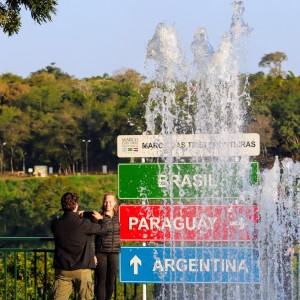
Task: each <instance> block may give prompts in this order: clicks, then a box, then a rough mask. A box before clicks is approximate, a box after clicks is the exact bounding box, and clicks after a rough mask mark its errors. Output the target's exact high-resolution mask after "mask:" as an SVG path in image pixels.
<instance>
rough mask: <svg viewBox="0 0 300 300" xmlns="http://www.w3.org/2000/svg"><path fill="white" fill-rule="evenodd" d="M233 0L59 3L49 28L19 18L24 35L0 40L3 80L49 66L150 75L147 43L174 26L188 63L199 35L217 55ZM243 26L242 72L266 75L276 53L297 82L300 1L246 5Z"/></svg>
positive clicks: (250, 0) (73, 71)
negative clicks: (246, 29)
mask: <svg viewBox="0 0 300 300" xmlns="http://www.w3.org/2000/svg"><path fill="white" fill-rule="evenodd" d="M232 2H233V1H230V0H209V1H208V0H184V1H183V0H151V1H149V0H148V1H146V0H89V1H84V0H64V1H62V0H58V3H59V4H58V7H57V14H56V15H54V16H53V17H52V22H49V23H43V24H42V25H39V24H36V23H35V22H34V21H33V20H32V19H31V17H30V13H29V12H28V11H26V10H22V28H21V30H20V31H19V33H18V34H16V35H14V36H12V37H8V36H7V35H4V34H3V33H2V31H1V32H0V75H1V74H4V73H8V72H10V73H13V74H16V75H19V76H22V77H23V78H26V77H27V76H29V75H30V73H32V72H35V71H37V70H40V69H43V68H45V67H46V66H48V65H50V64H51V63H55V66H56V67H59V68H61V69H62V70H63V71H64V72H66V73H68V74H69V75H72V76H74V77H76V78H79V79H81V78H85V77H88V78H89V77H92V76H102V75H103V74H104V73H108V74H109V75H114V74H116V72H118V71H120V70H122V69H127V68H128V69H134V70H136V71H137V72H139V73H141V74H143V75H144V74H145V60H146V51H147V43H148V41H149V40H150V39H151V38H152V37H153V35H154V33H155V29H156V27H157V26H158V24H159V23H161V22H163V23H165V24H166V25H170V26H174V28H175V29H176V32H177V35H178V38H179V40H180V43H181V48H182V51H183V53H184V55H185V56H186V57H189V55H190V45H191V43H192V41H193V37H194V35H195V33H196V31H197V29H198V28H200V27H203V28H205V29H206V31H207V33H208V36H209V41H210V43H211V44H212V46H213V47H214V49H215V50H217V49H218V46H219V44H220V42H221V38H222V35H223V33H224V32H228V31H229V27H230V23H231V17H232V12H233V6H232ZM242 2H243V3H244V6H245V12H244V16H243V19H244V22H245V23H247V24H248V25H249V26H250V27H251V28H252V32H251V34H250V37H249V39H248V44H247V46H246V52H245V58H244V59H245V61H246V65H245V71H246V72H249V73H256V72H258V71H264V72H265V73H267V72H268V69H265V68H260V67H259V66H258V64H259V61H260V60H261V58H262V57H263V56H264V55H265V54H267V53H272V52H276V51H281V52H284V53H285V54H286V55H287V57H288V60H287V61H286V62H284V63H283V70H284V71H292V72H293V73H294V74H295V75H296V76H299V74H300V55H299V53H300V16H299V13H300V1H299V0H286V1H283V0H244V1H242Z"/></svg>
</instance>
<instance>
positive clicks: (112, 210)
mask: <svg viewBox="0 0 300 300" xmlns="http://www.w3.org/2000/svg"><path fill="white" fill-rule="evenodd" d="M118 210H119V205H118V199H117V196H116V195H115V193H114V192H108V193H106V194H105V195H104V198H103V203H102V207H101V208H100V214H101V215H103V219H102V220H101V223H105V224H106V226H107V230H108V232H109V234H108V235H105V236H100V235H96V237H95V251H96V257H97V266H96V270H95V279H96V286H95V295H96V297H97V300H110V299H111V297H112V294H113V291H114V287H115V280H116V277H117V275H118V267H119V253H120V222H119V212H118Z"/></svg>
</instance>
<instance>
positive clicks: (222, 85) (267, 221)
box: [141, 1, 300, 300]
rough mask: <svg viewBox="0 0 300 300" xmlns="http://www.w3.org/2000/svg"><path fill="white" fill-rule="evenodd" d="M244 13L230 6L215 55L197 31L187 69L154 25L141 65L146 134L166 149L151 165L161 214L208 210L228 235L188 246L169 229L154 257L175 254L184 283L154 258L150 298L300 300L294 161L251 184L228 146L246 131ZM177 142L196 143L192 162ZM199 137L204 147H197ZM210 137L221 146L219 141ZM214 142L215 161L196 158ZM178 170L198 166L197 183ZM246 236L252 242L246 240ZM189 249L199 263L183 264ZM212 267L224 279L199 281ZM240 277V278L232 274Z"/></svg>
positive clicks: (169, 32) (244, 162) (246, 159)
mask: <svg viewBox="0 0 300 300" xmlns="http://www.w3.org/2000/svg"><path fill="white" fill-rule="evenodd" d="M243 12H244V5H243V2H242V1H240V2H234V3H233V17H232V23H231V27H230V30H229V32H228V33H224V35H223V38H222V41H221V43H220V46H219V49H218V50H214V49H213V47H212V46H211V45H210V43H209V38H208V35H207V33H206V30H205V29H204V28H200V29H198V30H197V32H196V34H195V36H194V40H193V42H192V44H191V50H192V53H193V57H194V60H193V62H192V63H191V64H188V63H187V62H186V61H185V58H184V56H183V54H182V52H181V48H180V42H179V39H178V37H177V34H176V31H175V29H174V28H173V27H172V26H167V25H165V24H163V23H161V24H159V25H158V26H157V28H156V31H155V34H154V36H153V37H152V39H151V40H150V41H149V43H148V47H147V67H148V69H149V70H150V69H151V67H153V68H154V71H153V74H154V76H153V78H154V82H155V87H154V88H152V90H151V91H150V94H149V99H148V103H147V106H146V115H145V117H146V124H147V130H146V132H145V134H148V135H152V136H153V141H154V143H155V142H157V144H159V143H161V141H163V144H164V145H167V147H164V150H163V152H161V153H160V155H158V157H157V159H153V158H152V159H151V161H152V162H155V163H157V164H158V168H159V174H160V178H162V182H163V184H162V186H163V188H164V196H165V197H162V200H161V201H163V203H161V205H162V207H164V208H162V209H163V210H164V209H165V206H166V205H169V206H170V207H171V210H170V211H169V212H168V213H169V214H170V216H171V217H172V216H173V217H174V216H175V214H176V216H177V214H178V207H179V211H180V209H181V210H182V212H181V216H182V215H183V214H184V210H185V209H186V205H195V207H201V209H203V210H204V209H207V210H208V209H212V211H211V214H212V215H211V217H212V220H216V219H217V218H218V217H221V219H220V220H221V221H220V225H219V226H220V228H219V229H220V230H221V231H222V232H223V233H224V232H225V231H226V232H227V234H225V235H224V236H222V237H221V238H220V237H219V238H216V236H215V232H209V231H207V232H206V234H207V236H206V237H204V236H205V234H204V233H203V231H200V230H199V231H197V233H196V237H195V238H194V239H193V240H192V241H191V240H188V241H187V240H186V239H185V237H184V235H185V233H184V232H182V233H181V235H182V240H180V239H179V238H178V233H176V232H174V231H172V230H171V229H170V232H168V233H165V237H166V235H167V234H168V235H170V236H168V238H166V241H162V242H160V243H158V244H157V246H159V248H158V250H157V251H156V254H155V255H157V257H158V255H159V251H162V253H163V254H162V255H163V256H168V255H173V257H175V261H176V259H177V262H174V266H176V267H177V269H180V272H181V273H180V276H181V277H180V279H178V278H176V276H173V277H172V276H171V275H170V273H168V271H167V267H166V266H164V265H162V264H161V261H160V260H159V259H158V258H157V259H156V263H155V267H154V268H153V269H154V270H155V271H157V272H158V273H159V274H158V276H160V278H167V279H166V282H162V283H160V284H156V285H155V297H156V299H247V300H248V299H298V297H299V295H300V291H299V283H300V282H299V280H300V278H299V276H298V274H299V265H300V264H298V262H297V256H295V255H293V251H295V248H294V246H295V245H296V244H299V236H298V234H297V228H298V224H300V220H299V217H300V214H299V209H300V208H299V203H300V192H299V180H300V179H299V177H300V165H299V162H298V163H294V162H293V161H292V160H289V159H285V160H283V161H282V162H281V163H280V162H279V160H278V159H276V161H275V163H274V167H273V168H272V169H271V170H264V171H263V172H262V173H261V174H260V183H259V184H258V185H252V184H251V183H250V181H249V176H250V173H251V172H252V171H251V159H252V158H250V156H249V155H232V154H231V152H230V151H231V149H230V147H231V145H232V143H229V142H227V141H229V140H230V138H231V135H232V134H237V135H238V134H242V133H243V131H244V130H245V123H246V108H247V107H248V106H249V103H250V96H249V93H248V92H247V76H245V75H244V76H242V72H241V69H242V63H243V59H244V51H245V49H244V45H245V40H247V38H248V37H249V34H250V32H251V29H250V28H249V26H248V25H247V24H246V23H245V22H244V21H243ZM151 64H152V66H151ZM182 135H190V136H192V137H193V138H192V140H189V142H188V143H189V145H190V146H191V147H193V148H195V149H194V151H192V155H190V156H189V157H187V156H188V155H185V151H186V153H187V152H188V151H190V149H189V150H186V149H185V147H183V145H184V146H186V142H185V141H183V142H182V140H181V139H180V137H181V136H182ZM199 136H206V137H207V138H208V139H207V140H205V141H202V140H199V138H197V137H199ZM216 136H218V137H219V138H220V137H221V140H220V139H219V140H218V141H217V142H216V139H215V138H216ZM216 143H217V145H218V147H219V148H218V154H217V155H216V153H215V152H211V155H207V154H205V155H203V154H202V151H200V150H201V149H202V148H205V147H208V146H207V145H210V144H216ZM234 143H236V142H234ZM245 145H246V146H245ZM248 146H249V147H251V145H250V144H249V145H248V144H246V143H244V144H243V146H241V144H238V145H237V147H248ZM182 148H183V149H182ZM174 149H175V150H174ZM174 153H175V154H174ZM184 164H190V165H192V166H194V168H195V170H194V171H195V172H196V173H201V174H202V177H201V179H199V178H198V177H188V176H187V175H186V176H184V172H185V169H184V168H185V165H184ZM174 170H176V174H175V175H174ZM205 176H206V177H205ZM209 176H213V179H211V178H210V177H209ZM166 178H168V180H166ZM205 178H206V179H205ZM208 178H210V179H208ZM163 180H164V181H163ZM193 180H194V181H193ZM197 180H198V181H197ZM199 182H201V184H200V183H199ZM204 182H206V184H204ZM297 185H298V189H297ZM186 186H193V188H195V193H194V194H193V195H190V194H189V191H188V190H187V189H186ZM146 194H147V193H146ZM146 194H145V191H141V198H144V203H145V204H147V203H149V200H148V199H147V195H146ZM145 195H146V196H145ZM175 208H176V209H175ZM256 208H258V210H259V218H258V217H257V214H256V213H257V211H256ZM217 209H220V211H219V212H218V211H217ZM235 209H236V210H235ZM237 209H241V211H239V214H238V218H236V219H235V221H232V222H231V223H230V224H231V226H232V228H233V226H238V227H237V228H238V230H236V231H233V232H234V234H232V232H231V233H230V234H229V233H228V232H229V230H232V229H229V227H228V226H227V225H226V222H229V221H228V220H229V219H230V218H231V217H230V215H229V213H232V214H233V215H234V214H237ZM249 210H250V212H249ZM164 213H166V212H165V211H164ZM200 213H203V211H201V212H200V211H199V214H200ZM179 214H180V213H179ZM148 217H149V218H150V217H151V212H149V216H148ZM198 217H199V216H198ZM214 218H215V219H214ZM222 218H223V219H222ZM230 220H231V219H230ZM234 222H235V223H234ZM238 222H239V223H238ZM193 224H194V223H193ZM197 224H200V221H199V223H197ZM203 224H204V223H203ZM189 225H190V226H192V225H191V224H189ZM198 226H199V227H200V225H198ZM201 226H202V225H201ZM244 228H246V229H247V232H248V233H249V235H250V238H249V239H246V238H243V237H244V236H243V234H244V233H241V232H242V231H241V230H242V229H244ZM202 229H203V228H202ZM206 230H207V228H206ZM221 235H222V233H221ZM191 248H193V249H196V250H195V251H196V252H197V253H196V254H197V255H198V256H199V260H197V261H196V260H187V259H185V258H186V256H189V255H190V254H189V252H188V251H190V250H188V249H191ZM178 249H179V252H178V251H177V250H178ZM168 251H169V252H168ZM191 251H192V250H191ZM167 252H168V253H167ZM170 253H171V254H170ZM199 253H200V254H199ZM179 261H180V263H179ZM187 264H190V265H188V266H187ZM172 266H173V265H172ZM172 266H171V267H170V268H172ZM188 267H189V268H190V269H192V270H193V271H194V275H193V276H192V277H190V276H189V275H188V274H187V273H185V271H186V269H187V268H188ZM211 269H213V270H215V271H217V270H218V269H220V270H221V271H222V272H223V273H222V272H221V273H222V274H223V275H222V274H221V275H220V274H219V273H217V272H215V273H212V274H210V275H211V277H209V278H208V277H205V276H204V273H205V272H206V271H207V270H211ZM236 269H238V271H239V272H240V274H241V275H236V273H237V271H236ZM228 270H229V271H228ZM230 271H232V272H230ZM234 272H236V273H234ZM224 274H225V275H224ZM202 275H203V276H202ZM168 276H170V278H169V277H168ZM201 276H202V277H201ZM247 276H248V277H247Z"/></svg>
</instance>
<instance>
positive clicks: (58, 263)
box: [51, 193, 107, 300]
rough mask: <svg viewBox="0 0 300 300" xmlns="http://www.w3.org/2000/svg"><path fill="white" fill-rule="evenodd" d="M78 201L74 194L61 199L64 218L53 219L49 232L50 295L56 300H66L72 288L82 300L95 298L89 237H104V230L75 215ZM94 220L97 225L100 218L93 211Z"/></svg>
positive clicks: (92, 256)
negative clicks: (52, 245) (51, 245)
mask: <svg viewBox="0 0 300 300" xmlns="http://www.w3.org/2000/svg"><path fill="white" fill-rule="evenodd" d="M78 201H79V197H78V195H77V194H75V193H65V194H64V195H63V196H62V197H61V205H62V209H63V211H64V214H63V215H62V216H61V217H60V218H58V219H54V220H53V221H52V224H51V231H52V233H53V236H54V242H55V251H54V264H53V265H54V268H55V282H54V285H53V287H52V295H53V299H55V300H68V299H69V296H70V295H71V293H72V290H73V286H75V287H76V288H78V291H79V297H80V299H81V300H91V299H93V298H94V284H93V281H92V273H91V268H95V266H96V265H95V260H94V251H93V249H92V236H93V235H104V234H106V233H107V228H106V226H105V225H104V224H103V225H101V224H96V223H93V222H91V221H90V220H89V219H83V218H81V217H80V216H79V215H78V214H77V210H78ZM93 217H94V218H95V219H96V220H97V221H98V220H100V219H102V218H103V217H102V216H101V215H100V214H99V213H98V212H96V211H94V212H93Z"/></svg>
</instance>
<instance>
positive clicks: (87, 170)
mask: <svg viewBox="0 0 300 300" xmlns="http://www.w3.org/2000/svg"><path fill="white" fill-rule="evenodd" d="M88 160H89V158H88V141H86V142H85V168H86V174H88V173H89V161H88Z"/></svg>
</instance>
